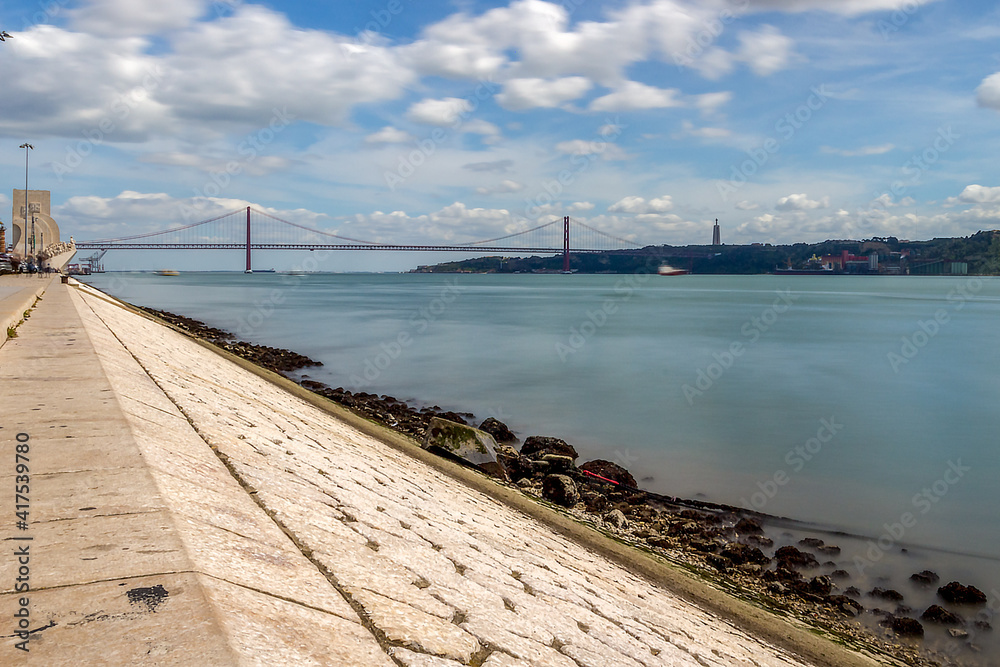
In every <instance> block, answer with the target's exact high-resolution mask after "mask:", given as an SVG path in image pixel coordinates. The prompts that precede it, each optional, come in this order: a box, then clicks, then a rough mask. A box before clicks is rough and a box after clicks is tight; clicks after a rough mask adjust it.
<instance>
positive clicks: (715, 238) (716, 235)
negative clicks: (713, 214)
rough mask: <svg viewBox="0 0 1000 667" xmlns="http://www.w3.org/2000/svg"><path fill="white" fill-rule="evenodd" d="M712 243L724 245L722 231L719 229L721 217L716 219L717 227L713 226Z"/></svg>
mask: <svg viewBox="0 0 1000 667" xmlns="http://www.w3.org/2000/svg"><path fill="white" fill-rule="evenodd" d="M712 245H722V232H721V231H720V230H719V219H718V218H716V219H715V227H712Z"/></svg>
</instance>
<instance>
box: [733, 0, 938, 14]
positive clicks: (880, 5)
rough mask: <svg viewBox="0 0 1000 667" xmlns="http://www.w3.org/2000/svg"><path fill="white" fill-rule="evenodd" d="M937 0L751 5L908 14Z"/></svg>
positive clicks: (756, 4) (754, 7) (792, 0)
mask: <svg viewBox="0 0 1000 667" xmlns="http://www.w3.org/2000/svg"><path fill="white" fill-rule="evenodd" d="M935 1H936V0H837V1H836V2H829V1H828V0H754V1H753V2H752V3H750V5H749V9H750V10H751V11H769V10H778V11H786V12H810V11H820V12H829V13H831V14H843V15H844V16H857V15H859V14H867V13H869V12H882V11H888V10H893V9H899V10H904V11H906V12H907V13H908V14H910V13H912V12H913V11H915V9H914V8H915V7H916V8H919V6H920V5H924V4H930V3H932V2H935Z"/></svg>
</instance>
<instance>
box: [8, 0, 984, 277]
mask: <svg viewBox="0 0 1000 667" xmlns="http://www.w3.org/2000/svg"><path fill="white" fill-rule="evenodd" d="M0 29H2V30H6V31H7V32H8V33H10V34H11V35H12V38H11V39H9V40H7V41H5V42H3V43H2V44H0V81H2V86H3V87H2V93H0V186H3V187H0V220H6V221H8V222H9V216H10V213H9V211H10V210H11V208H10V205H11V201H10V200H11V194H10V193H11V190H12V189H13V188H23V187H24V161H25V155H24V153H25V152H24V151H23V150H21V149H18V146H19V145H20V144H21V143H23V142H25V141H29V142H31V143H32V144H33V145H34V147H35V149H34V151H32V152H31V154H30V156H29V187H31V188H32V189H46V190H51V192H52V203H53V217H54V218H55V219H56V220H57V221H58V222H59V224H60V227H61V229H62V230H63V236H69V235H73V236H74V237H75V238H76V239H77V240H88V239H102V238H114V237H118V236H125V235H132V234H138V233H143V232H146V231H152V230H156V229H166V228H169V227H171V226H176V225H180V224H187V223H191V222H197V221H198V220H202V219H207V218H210V217H213V216H215V215H219V214H221V213H225V212H228V211H232V210H236V209H239V208H242V207H245V206H247V205H252V206H254V207H257V208H259V209H261V210H263V211H266V212H269V213H271V214H273V215H276V216H278V217H281V218H283V219H286V220H291V221H294V222H297V223H300V224H304V225H307V226H310V227H315V228H319V229H323V230H325V231H329V232H334V233H338V234H342V235H345V236H349V237H353V238H358V239H364V240H370V241H377V242H385V243H420V244H434V243H449V244H450V243H455V244H457V243H464V242H470V241H476V240H480V239H485V238H492V237H496V236H501V235H503V234H508V233H513V232H516V231H520V230H523V229H527V228H530V227H534V226H537V225H539V224H543V223H546V222H549V221H551V220H557V219H561V218H562V216H564V215H570V216H572V217H573V218H574V219H576V220H580V221H582V222H584V223H586V224H588V225H590V226H593V227H596V228H598V229H601V230H603V231H605V232H607V233H610V234H613V235H616V236H620V237H624V238H627V239H629V240H632V241H634V242H635V243H637V244H640V245H649V244H661V243H668V244H675V245H679V244H689V243H708V242H710V241H711V233H712V225H713V223H714V221H715V219H716V218H718V219H719V222H720V225H721V228H722V239H723V242H725V243H755V242H760V243H788V242H802V241H804V242H816V241H822V240H826V239H844V238H853V239H861V238H870V237H873V236H896V237H898V238H901V239H913V240H920V239H929V238H934V237H942V236H966V235H969V234H972V233H975V232H976V231H978V230H982V229H995V228H1000V182H998V181H1000V179H998V169H997V156H998V155H1000V133H998V132H996V128H997V126H998V121H1000V7H998V6H997V5H996V3H992V2H978V1H975V2H973V1H965V2H956V1H952V0H702V1H700V2H691V1H688V0H607V1H601V0H561V1H560V2H548V1H542V0H513V1H510V2H501V1H497V0H491V1H487V0H452V1H449V2H426V1H422V2H418V1H416V0H377V1H374V2H364V1H356V2H350V3H347V2H316V1H313V2H305V1H299V0H295V1H288V2H279V1H277V0H272V1H269V2H244V1H243V0H216V1H215V2H209V1H208V0H172V1H171V2H169V3H168V2H162V0H78V1H71V0H13V1H12V0H5V1H4V3H3V5H2V7H0ZM4 184H5V186H4ZM348 254H350V255H351V256H350V257H348V256H347V255H348ZM232 255H233V256H232V257H229V256H228V255H225V254H223V255H218V254H213V255H212V259H211V260H207V259H205V258H201V259H192V257H191V256H190V253H188V254H187V255H180V254H176V255H173V256H163V257H160V258H157V259H156V260H155V261H160V262H162V261H167V260H170V261H174V262H176V263H179V264H182V265H183V266H182V267H181V268H192V267H201V268H239V266H240V265H241V262H242V257H241V256H238V255H239V254H238V253H235V252H234V253H232ZM293 255H295V254H294V253H286V254H284V255H281V254H275V253H271V254H270V255H268V256H267V257H266V259H264V260H263V261H265V262H270V263H272V264H275V265H276V266H278V268H289V267H290V266H291V265H292V264H294V263H295V262H296V261H298V260H297V259H296V257H295V256H293ZM359 255H360V256H359ZM433 259H455V257H431V258H428V257H423V256H415V255H403V254H396V255H389V254H379V255H376V254H370V253H341V254H339V255H338V256H337V257H335V258H332V259H329V260H326V261H325V266H324V268H326V269H328V270H400V269H406V268H409V267H411V266H415V265H416V264H418V263H427V261H429V260H433ZM151 261H154V260H151V259H150V256H149V255H148V254H147V255H142V254H141V253H126V252H124V251H113V252H112V253H110V254H109V255H108V256H107V258H106V263H107V264H108V266H109V268H156V267H150V266H149V265H150V262H151ZM230 265H231V266H230Z"/></svg>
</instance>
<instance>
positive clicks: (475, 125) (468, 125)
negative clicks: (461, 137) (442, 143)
mask: <svg viewBox="0 0 1000 667" xmlns="http://www.w3.org/2000/svg"><path fill="white" fill-rule="evenodd" d="M459 129H460V130H461V131H462V132H469V133H471V134H482V135H484V136H487V135H499V134H500V128H499V127H497V126H496V125H494V124H493V123H490V122H489V121H485V120H483V119H481V118H473V119H472V120H469V121H466V122H464V123H462V125H461V127H460V128H459Z"/></svg>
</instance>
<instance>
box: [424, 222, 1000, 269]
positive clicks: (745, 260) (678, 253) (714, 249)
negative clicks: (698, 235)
mask: <svg viewBox="0 0 1000 667" xmlns="http://www.w3.org/2000/svg"><path fill="white" fill-rule="evenodd" d="M844 251H847V252H848V253H850V254H852V255H859V256H860V255H868V254H870V253H873V252H875V253H878V255H879V261H880V263H884V264H885V265H886V267H892V269H891V270H896V267H899V271H900V272H901V273H908V272H909V271H910V269H912V268H913V267H915V266H919V265H921V264H926V263H928V262H935V261H941V260H947V261H956V262H966V263H968V271H969V274H975V275H1000V231H986V232H977V233H976V234H973V235H972V236H967V237H964V238H941V239H933V240H930V241H900V240H899V239H897V238H895V237H892V236H890V237H887V238H872V239H867V240H864V241H851V240H844V241H824V242H822V243H796V244H793V245H770V244H767V245H759V244H754V245H721V246H710V245H709V246H705V245H691V246H669V245H663V246H648V247H646V248H644V249H643V253H644V254H642V255H623V254H619V253H617V252H615V251H609V252H604V253H598V254H593V255H572V256H571V257H570V268H571V269H572V270H573V271H575V272H577V273H636V272H639V271H642V270H647V271H655V270H656V268H657V266H658V265H659V264H660V263H669V264H671V265H672V266H675V267H677V268H683V269H688V270H690V271H691V272H692V273H701V274H712V273H714V274H755V273H771V272H773V271H774V269H775V267H776V266H778V267H789V266H790V267H793V268H800V267H804V266H807V264H808V262H809V259H810V258H812V257H822V256H824V255H835V256H840V255H841V254H842V253H843V252H844ZM561 270H562V256H561V255H558V256H547V257H538V256H534V257H498V256H492V257H478V258H476V259H469V260H463V261H458V262H444V263H442V264H435V265H433V266H421V267H419V268H417V269H415V270H414V272H417V273H458V272H464V273H539V272H543V273H544V272H559V271H561ZM882 270H883V271H886V270H887V269H886V268H883V269H882Z"/></svg>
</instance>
